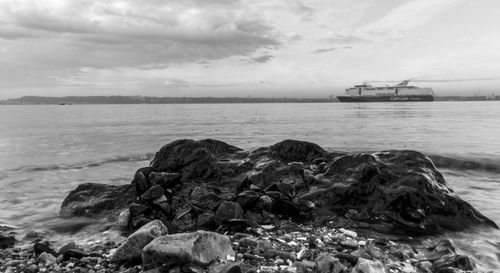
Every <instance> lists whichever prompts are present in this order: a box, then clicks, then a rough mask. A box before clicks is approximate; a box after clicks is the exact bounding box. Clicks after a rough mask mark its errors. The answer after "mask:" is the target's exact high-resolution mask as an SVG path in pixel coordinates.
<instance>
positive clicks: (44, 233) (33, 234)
mask: <svg viewBox="0 0 500 273" xmlns="http://www.w3.org/2000/svg"><path fill="white" fill-rule="evenodd" d="M55 234H56V233H55V232H54V231H53V230H48V229H32V230H30V231H28V232H27V233H26V235H24V239H25V240H31V241H33V240H37V239H39V240H42V239H47V238H50V237H52V236H54V235H55Z"/></svg>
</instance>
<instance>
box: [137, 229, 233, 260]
mask: <svg viewBox="0 0 500 273" xmlns="http://www.w3.org/2000/svg"><path fill="white" fill-rule="evenodd" d="M228 255H230V256H233V257H234V255H235V253H234V250H233V249H232V248H231V241H230V240H229V238H228V237H227V236H224V235H220V234H218V233H214V232H209V231H197V232H193V233H178V234H172V235H165V236H161V237H158V238H156V239H154V240H153V241H151V242H150V243H149V244H148V245H147V246H146V247H144V249H143V252H142V262H143V267H144V268H145V269H151V268H156V267H160V266H162V265H164V264H168V265H169V266H171V265H185V264H192V265H208V264H209V263H211V262H212V261H214V260H216V259H226V258H227V256H228Z"/></svg>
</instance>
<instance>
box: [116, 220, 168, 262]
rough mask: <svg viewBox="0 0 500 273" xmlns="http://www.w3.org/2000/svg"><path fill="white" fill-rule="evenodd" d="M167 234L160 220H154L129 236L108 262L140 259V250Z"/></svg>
mask: <svg viewBox="0 0 500 273" xmlns="http://www.w3.org/2000/svg"><path fill="white" fill-rule="evenodd" d="M166 234H168V230H167V228H166V227H165V225H164V224H163V223H162V222H161V221H160V220H154V221H152V222H149V223H147V224H145V225H144V226H142V227H141V228H140V229H138V230H137V231H136V232H134V233H133V234H132V235H130V236H129V237H128V238H127V239H126V240H125V242H123V244H122V245H121V246H119V247H118V248H117V249H116V251H115V253H114V254H113V256H111V258H110V261H111V262H114V263H120V262H125V261H133V260H138V259H140V258H141V253H142V249H143V248H144V247H145V246H146V245H147V244H149V243H150V242H151V241H152V240H153V239H155V238H157V237H160V236H163V235H166Z"/></svg>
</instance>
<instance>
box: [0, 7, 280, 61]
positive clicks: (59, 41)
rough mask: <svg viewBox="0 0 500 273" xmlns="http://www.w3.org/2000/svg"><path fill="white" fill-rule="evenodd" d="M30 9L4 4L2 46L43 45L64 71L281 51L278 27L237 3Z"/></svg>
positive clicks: (0, 13) (0, 32)
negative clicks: (277, 48)
mask: <svg viewBox="0 0 500 273" xmlns="http://www.w3.org/2000/svg"><path fill="white" fill-rule="evenodd" d="M30 2H31V1H20V3H16V1H7V2H4V3H3V4H0V10H1V12H0V15H3V18H2V19H0V20H2V21H4V23H5V24H2V26H1V27H0V39H8V40H14V39H16V40H24V41H23V42H24V43H22V42H20V44H19V46H20V47H23V46H24V47H26V48H27V47H30V46H31V45H33V43H39V44H41V45H42V47H45V48H47V49H48V52H40V54H47V53H48V54H55V55H58V58H60V64H61V66H67V65H69V64H70V63H74V67H80V66H93V67H103V68H105V67H116V66H137V65H148V64H158V63H161V64H165V63H171V62H190V61H194V60H200V59H220V58H226V57H230V56H234V55H247V54H250V53H252V52H254V51H256V50H257V49H259V48H265V47H268V46H276V45H279V44H280V42H279V41H278V40H276V39H275V38H274V37H273V28H272V27H270V26H267V25H266V24H265V22H264V21H263V20H260V19H258V18H257V19H256V18H252V17H251V16H247V15H245V14H242V13H241V11H240V10H238V9H235V8H234V6H233V5H234V4H237V3H238V2H237V1H235V2H234V3H232V4H229V2H228V1H209V2H210V3H206V1H168V2H164V1H152V2H148V3H147V4H144V2H142V1H135V0H134V1H128V2H123V1H87V0H79V1H78V0H75V1H39V2H37V3H30ZM52 5H53V6H52ZM28 39H29V40H28ZM51 46H52V47H53V48H54V49H53V50H51V49H50V47H51ZM14 52H15V50H14ZM57 52H59V53H60V54H57ZM71 56H78V60H75V58H74V57H71ZM33 57H34V59H35V60H36V59H37V56H33ZM64 58H69V59H67V60H64ZM40 59H43V58H40Z"/></svg>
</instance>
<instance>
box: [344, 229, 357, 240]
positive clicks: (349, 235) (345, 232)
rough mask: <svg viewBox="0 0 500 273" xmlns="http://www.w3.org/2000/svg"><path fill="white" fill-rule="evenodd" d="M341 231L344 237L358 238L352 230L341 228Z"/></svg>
mask: <svg viewBox="0 0 500 273" xmlns="http://www.w3.org/2000/svg"><path fill="white" fill-rule="evenodd" d="M339 231H340V232H342V234H343V235H345V236H348V237H351V238H356V237H358V234H357V233H356V232H354V231H352V230H348V229H344V228H341V229H339Z"/></svg>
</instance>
